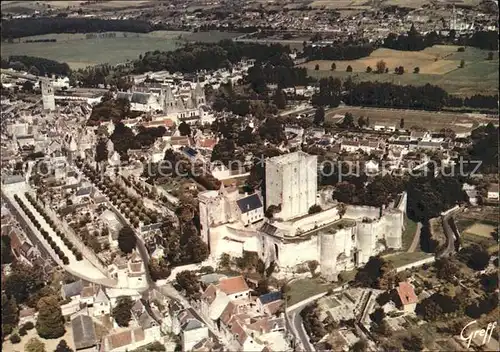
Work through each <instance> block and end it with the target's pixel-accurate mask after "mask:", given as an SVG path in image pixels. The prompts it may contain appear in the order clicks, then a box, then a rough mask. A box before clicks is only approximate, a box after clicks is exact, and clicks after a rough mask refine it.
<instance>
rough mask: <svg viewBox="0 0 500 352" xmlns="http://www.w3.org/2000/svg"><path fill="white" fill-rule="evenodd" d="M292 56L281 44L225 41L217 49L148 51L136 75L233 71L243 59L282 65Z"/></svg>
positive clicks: (199, 45)
mask: <svg viewBox="0 0 500 352" xmlns="http://www.w3.org/2000/svg"><path fill="white" fill-rule="evenodd" d="M288 53H290V48H289V47H288V46H283V45H281V44H271V45H265V44H256V43H237V42H233V41H232V40H222V41H220V42H219V43H218V44H216V45H214V44H207V43H195V44H188V45H186V46H185V47H183V48H179V49H177V50H174V51H159V50H156V51H148V52H147V53H146V54H144V56H142V57H140V58H139V60H136V61H134V63H133V64H134V72H135V73H144V72H148V71H161V70H167V71H170V72H183V73H188V72H196V71H199V70H213V69H219V68H224V67H226V68H230V67H231V65H232V64H234V63H237V62H239V61H241V60H242V59H243V58H248V59H255V60H256V61H258V62H269V63H271V64H276V65H278V64H281V59H282V54H288Z"/></svg>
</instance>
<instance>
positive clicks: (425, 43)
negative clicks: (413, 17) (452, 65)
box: [302, 26, 498, 61]
mask: <svg viewBox="0 0 500 352" xmlns="http://www.w3.org/2000/svg"><path fill="white" fill-rule="evenodd" d="M436 44H459V45H467V46H472V47H476V48H479V49H485V50H498V33H497V32H494V31H479V32H476V33H474V34H473V35H472V36H471V37H469V38H466V37H458V36H457V35H456V33H455V32H454V31H451V33H450V34H449V35H448V36H441V35H439V34H438V33H436V32H429V33H427V34H425V35H423V34H421V33H419V32H418V31H417V30H416V29H415V27H414V26H412V27H411V29H410V30H409V31H408V32H407V33H403V34H399V35H398V34H396V33H389V35H388V36H387V37H386V38H385V39H384V40H383V42H382V43H379V44H377V43H375V44H357V43H350V42H347V43H346V42H343V43H335V44H331V45H326V46H312V45H304V52H303V54H302V56H303V57H305V58H306V59H307V60H308V61H312V60H356V59H359V58H362V57H368V56H370V54H371V53H372V52H373V51H374V50H375V49H377V47H378V46H379V45H380V46H382V47H384V48H389V49H394V50H403V51H420V50H424V49H425V48H428V47H431V46H433V45H436Z"/></svg>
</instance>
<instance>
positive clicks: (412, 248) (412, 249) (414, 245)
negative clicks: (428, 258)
mask: <svg viewBox="0 0 500 352" xmlns="http://www.w3.org/2000/svg"><path fill="white" fill-rule="evenodd" d="M421 228H422V223H421V222H418V223H417V228H416V229H415V235H414V236H413V241H412V243H411V246H410V248H408V250H407V252H408V253H411V252H415V250H416V249H417V246H418V244H419V243H420V229H421Z"/></svg>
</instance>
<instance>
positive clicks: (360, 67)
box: [301, 45, 499, 96]
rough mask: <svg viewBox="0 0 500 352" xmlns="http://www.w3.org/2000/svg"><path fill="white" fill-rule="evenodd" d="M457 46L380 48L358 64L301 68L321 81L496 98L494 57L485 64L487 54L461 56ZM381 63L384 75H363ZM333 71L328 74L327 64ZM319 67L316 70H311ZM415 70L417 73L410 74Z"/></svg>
mask: <svg viewBox="0 0 500 352" xmlns="http://www.w3.org/2000/svg"><path fill="white" fill-rule="evenodd" d="M457 48H458V46H453V45H435V46H433V47H431V48H426V49H424V50H422V51H418V52H413V51H412V52H410V51H397V50H391V49H384V48H380V49H377V50H375V51H374V52H373V53H372V54H371V55H370V56H369V57H365V58H361V59H358V60H334V61H330V60H317V61H310V62H307V63H305V64H302V65H301V66H303V67H306V68H307V69H308V73H309V75H311V76H313V77H316V78H322V77H329V76H333V77H338V78H341V79H346V78H347V77H349V76H350V77H352V78H353V80H355V81H379V82H392V83H395V84H403V85H407V84H412V85H423V84H426V83H430V84H434V85H438V86H441V87H442V88H443V89H445V90H446V91H448V92H449V93H453V94H459V95H464V96H467V95H472V94H496V93H498V80H499V75H498V63H499V60H498V53H494V58H493V60H491V61H488V60H486V58H487V56H488V51H487V50H480V49H477V48H472V47H468V48H466V49H465V51H464V52H457ZM379 60H383V61H384V62H385V63H386V64H387V67H388V68H389V73H387V74H375V73H366V68H367V66H370V67H371V68H372V69H375V67H376V63H377V62H378V61H379ZM461 60H464V61H465V67H463V68H459V65H460V61H461ZM332 62H335V64H336V66H337V68H336V70H335V71H331V64H332ZM316 65H319V70H317V71H316V70H315V66H316ZM348 65H350V66H351V67H352V68H353V72H352V73H348V72H346V68H347V66H348ZM400 65H401V66H403V67H404V68H405V73H404V74H403V75H396V74H394V73H393V72H394V68H395V67H396V66H400ZM415 67H419V69H420V73H418V74H415V73H413V70H414V68H415Z"/></svg>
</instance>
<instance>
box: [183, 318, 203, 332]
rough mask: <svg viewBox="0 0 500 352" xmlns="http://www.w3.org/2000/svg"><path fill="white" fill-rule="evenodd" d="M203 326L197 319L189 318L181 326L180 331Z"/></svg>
mask: <svg viewBox="0 0 500 352" xmlns="http://www.w3.org/2000/svg"><path fill="white" fill-rule="evenodd" d="M201 327H203V325H202V324H201V323H200V321H199V320H198V319H195V318H193V319H189V320H188V321H187V322H186V323H184V325H182V326H181V329H182V331H189V330H196V329H199V328H201Z"/></svg>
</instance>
